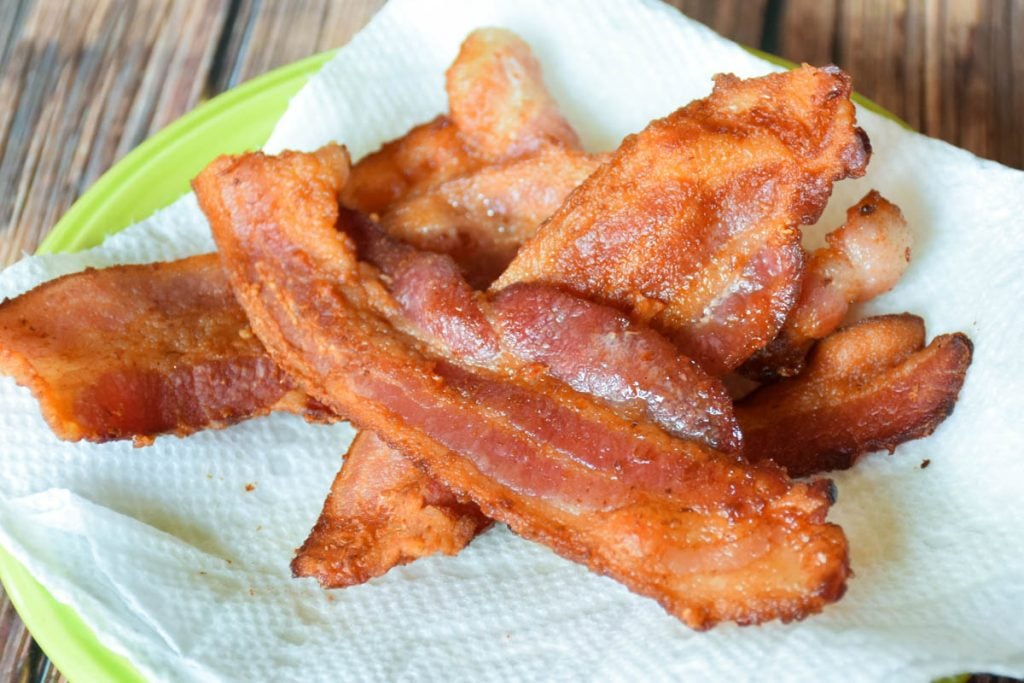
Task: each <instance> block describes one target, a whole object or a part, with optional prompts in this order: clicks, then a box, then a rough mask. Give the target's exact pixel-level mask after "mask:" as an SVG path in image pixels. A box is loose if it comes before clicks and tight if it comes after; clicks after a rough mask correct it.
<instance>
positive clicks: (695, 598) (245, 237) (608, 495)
mask: <svg viewBox="0 0 1024 683" xmlns="http://www.w3.org/2000/svg"><path fill="white" fill-rule="evenodd" d="M344 177H345V169H344V155H343V154H342V153H341V152H339V151H338V150H337V148H333V149H332V148H325V149H324V150H321V151H320V152H319V153H317V154H315V155H306V154H297V153H285V154H284V155H282V156H280V157H266V156H264V155H261V154H249V155H243V156H241V157H233V158H232V157H222V158H220V159H219V160H217V161H215V162H214V163H213V164H212V165H211V166H210V167H208V168H207V169H206V170H205V171H204V172H203V173H201V174H200V176H199V177H198V178H197V179H196V181H195V183H194V187H195V189H196V194H197V196H198V198H199V201H200V205H201V207H202V208H203V210H204V212H205V213H206V214H207V217H208V218H209V220H210V223H211V226H212V227H213V231H214V235H215V237H216V240H217V243H218V246H219V248H220V250H221V254H222V257H223V259H224V262H225V265H226V268H227V270H228V273H229V279H230V280H231V282H232V286H233V288H234V290H235V293H236V296H237V297H238V299H239V301H240V303H241V304H242V306H243V308H245V309H246V312H247V314H248V315H249V319H250V323H251V324H252V326H253V329H254V331H255V333H256V334H257V336H258V337H260V339H261V340H262V341H263V342H264V343H265V345H266V346H267V349H268V350H269V351H270V353H271V355H272V356H273V357H274V358H275V360H277V361H278V362H279V363H280V364H281V365H282V366H283V367H285V368H286V369H287V370H288V371H289V373H290V374H291V375H292V376H293V377H294V378H295V379H296V380H297V381H298V382H300V384H301V386H303V388H305V389H306V390H307V391H309V392H310V393H311V394H312V395H314V396H316V397H317V398H319V399H322V400H324V401H325V402H327V405H329V406H330V407H331V408H333V409H334V410H336V411H338V412H341V413H344V414H346V415H349V416H351V417H352V419H353V421H354V422H355V423H356V424H357V425H358V426H360V427H362V428H367V429H373V430H374V431H376V432H377V433H378V434H381V435H383V436H385V437H386V438H387V439H388V441H389V442H390V444H391V445H392V446H394V447H396V448H399V449H400V450H402V451H403V452H405V453H407V454H408V455H409V457H411V458H413V459H414V460H415V461H416V462H417V463H418V464H419V465H420V466H421V467H423V468H425V469H426V470H427V471H428V472H429V473H430V474H431V475H433V476H435V477H437V478H438V479H440V480H441V481H442V482H443V483H444V484H446V485H447V486H448V487H449V488H450V489H451V490H452V491H453V492H455V494H456V495H458V496H460V497H463V496H464V497H467V498H469V499H471V500H473V502H475V503H477V504H478V505H479V506H480V507H481V509H482V510H483V511H484V512H485V513H486V514H487V515H489V516H491V517H493V518H495V519H498V520H500V521H504V522H506V523H508V524H509V525H510V526H511V527H512V529H513V530H514V531H516V532H517V533H519V534H521V535H523V536H525V537H527V538H530V539H533V540H536V541H540V542H542V543H545V544H547V545H549V546H550V547H552V548H553V549H554V550H556V552H558V553H560V554H562V555H563V556H565V557H567V558H569V559H573V560H576V561H578V562H583V563H585V564H587V565H588V566H589V567H591V568H592V569H593V570H595V571H598V572H601V573H605V574H608V575H610V576H612V577H614V578H616V579H617V580H619V581H622V582H623V583H625V584H626V585H627V586H629V587H630V588H631V589H633V590H634V591H637V592H639V593H642V594H645V595H649V596H651V597H654V598H656V599H658V600H659V602H661V603H662V604H663V605H664V606H665V607H666V609H668V610H669V611H670V612H671V613H673V614H675V615H676V616H678V617H679V618H680V619H682V620H683V621H685V622H686V623H688V624H690V625H691V626H694V627H696V628H706V627H709V626H711V625H713V624H715V623H717V622H719V621H722V620H732V621H736V622H739V623H757V622H761V621H765V620H769V619H775V618H780V619H784V620H788V619H794V618H801V617H803V616H804V615H806V614H808V613H810V612H814V611H817V610H819V609H821V607H822V606H823V605H824V604H826V603H828V602H831V601H833V600H835V599H837V598H838V597H839V596H840V595H841V594H842V592H843V589H844V585H845V579H846V577H847V575H848V568H847V552H846V541H845V538H844V536H843V534H842V532H841V530H840V529H839V528H838V527H835V526H834V525H829V524H826V523H825V520H824V518H825V514H826V512H827V509H828V505H829V500H828V489H829V486H828V483H827V482H824V481H822V482H817V483H815V484H813V485H804V484H792V483H790V482H789V481H788V480H787V479H786V478H785V476H784V475H783V474H782V473H781V471H780V470H779V469H778V468H776V467H774V466H768V465H758V466H748V465H745V464H743V463H742V461H740V460H739V459H737V458H734V457H730V456H724V455H721V454H718V453H716V452H714V451H711V450H710V449H707V448H706V447H703V446H700V445H698V444H697V443H695V442H693V441H683V440H679V439H674V438H671V437H669V436H668V435H667V434H665V432H663V431H661V430H659V429H657V428H655V427H654V425H653V424H651V423H650V422H647V421H641V420H626V419H623V418H622V417H620V416H618V415H617V414H616V413H615V412H614V411H612V410H610V409H609V408H607V407H604V406H603V405H602V404H600V403H597V402H595V401H594V400H593V399H592V398H589V397H587V396H585V395H582V394H579V393H578V392H575V391H573V390H571V389H570V388H569V387H568V386H566V385H564V384H561V383H558V382H555V381H553V380H551V379H550V378H548V377H547V376H546V375H536V374H535V373H530V372H524V369H525V368H524V367H523V366H522V365H520V364H517V363H515V362H514V361H512V360H510V359H509V358H508V357H506V356H504V355H501V354H499V356H497V357H496V360H493V361H486V362H484V361H482V360H481V357H474V358H473V362H467V361H464V360H460V359H459V357H458V356H456V357H454V358H452V357H447V356H448V353H446V351H445V349H444V348H443V347H439V346H438V345H437V343H436V341H435V340H432V339H431V338H430V337H431V335H430V334H426V335H424V334H421V333H420V332H419V331H418V330H417V329H416V327H417V326H416V324H414V323H411V322H410V321H409V319H408V318H407V317H406V314H405V313H404V312H403V308H406V306H403V304H401V303H400V302H399V301H397V300H396V298H395V297H393V295H392V293H391V290H390V289H389V286H388V285H385V284H384V283H383V282H382V281H381V280H380V279H379V278H378V271H377V269H375V268H373V267H370V266H368V265H367V264H366V263H363V262H360V261H359V260H358V258H357V255H356V253H355V249H354V247H355V245H354V242H353V241H352V239H351V237H349V236H347V235H341V236H339V235H338V233H337V232H336V231H335V228H336V226H337V224H338V221H339V215H338V207H337V194H338V192H339V191H340V188H341V187H342V185H343V184H344ZM403 271H404V268H399V269H397V270H395V271H393V272H392V275H391V276H389V277H388V278H387V280H388V282H389V283H390V282H393V278H394V276H395V275H401V274H402V272H403ZM439 275H440V277H441V278H442V280H444V279H445V278H447V277H448V275H447V274H446V273H443V272H442V273H439ZM482 303H484V302H482ZM371 349H372V351H370V350H371ZM549 415H554V416H558V417H559V418H560V419H561V420H563V421H562V422H561V423H560V427H561V430H562V431H561V432H560V433H559V432H553V430H552V427H553V426H554V424H558V423H552V422H551V420H549V419H548V416H549ZM602 443H607V444H612V445H613V447H611V448H610V449H609V450H607V451H603V452H595V451H594V448H593V446H594V445H595V444H602ZM615 444H618V445H615Z"/></svg>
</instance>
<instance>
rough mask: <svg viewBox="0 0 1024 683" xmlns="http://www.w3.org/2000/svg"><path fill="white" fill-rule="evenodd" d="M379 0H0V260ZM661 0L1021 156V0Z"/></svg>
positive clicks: (8, 616) (5, 669)
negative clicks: (156, 147) (179, 128)
mask: <svg viewBox="0 0 1024 683" xmlns="http://www.w3.org/2000/svg"><path fill="white" fill-rule="evenodd" d="M381 4H383V3H382V2H381V1H380V0H299V1H286V0H206V1H195V0H120V1H118V0H88V1H87V0H0V103H2V104H0V267H2V266H4V265H6V264H9V263H12V262H13V261H15V260H17V259H18V258H20V256H21V255H22V254H23V253H25V252H31V251H33V250H34V249H35V248H36V246H37V245H38V244H39V242H40V241H41V239H42V238H43V237H44V236H45V235H46V233H47V232H48V231H49V230H50V227H51V226H52V225H53V224H54V223H55V222H56V221H57V219H58V218H59V217H60V216H61V214H62V213H63V212H64V211H65V210H66V209H67V208H68V207H69V206H70V205H71V203H72V202H73V201H74V200H75V199H76V198H77V197H78V196H79V195H80V194H82V192H84V191H85V190H86V189H88V187H89V186H90V185H91V184H92V183H93V182H95V181H96V179H97V178H99V177H100V175H102V174H103V172H104V171H106V170H107V169H108V168H109V167H110V166H111V165H112V164H114V163H115V162H116V161H117V160H118V159H120V158H121V157H122V156H124V155H125V154H126V153H127V152H128V151H130V150H131V149H132V148H133V147H135V146H136V145H137V144H138V143H140V142H141V141H142V140H144V139H145V138H146V137H148V136H149V135H152V134H153V133H155V132H156V131H158V130H160V129H161V128H163V127H164V126H166V125H167V124H168V123H170V122H171V121H173V120H174V119H176V118H177V117H179V116H181V115H182V114H184V113H185V112H187V111H189V110H190V109H192V108H193V107H195V106H196V104H198V103H199V102H201V101H202V100H203V99H205V98H208V97H210V96H212V95H215V94H217V93H219V92H221V91H223V90H226V89H228V88H231V87H233V86H235V85H237V84H238V83H241V82H242V81H245V80H247V79H249V78H252V77H253V76H256V75H258V74H261V73H263V72H265V71H267V70H269V69H273V68H275V67H277V66H281V65H283V64H287V63H288V62H292V61H294V60H296V59H300V58H302V57H306V56H308V55H310V54H313V53H315V52H319V51H322V50H326V49H330V48H334V47H338V46H340V45H343V44H344V43H345V42H346V41H347V40H348V39H349V38H350V37H351V36H352V35H353V34H354V33H355V32H356V31H358V30H359V29H360V28H361V27H362V26H363V25H364V24H365V23H366V22H367V21H368V20H369V19H370V17H371V16H372V15H373V13H374V12H375V11H376V10H377V9H378V8H379V7H380V5H381ZM671 4H673V5H675V6H677V7H679V8H680V9H681V10H682V11H683V12H685V13H686V14H688V15H690V16H691V17H693V18H695V19H698V20H699V21H702V22H704V23H705V24H707V25H709V26H711V27H712V28H714V29H715V30H717V31H718V32H719V33H721V34H723V35H725V36H727V37H729V38H732V39H733V40H737V41H739V42H741V43H744V44H746V45H750V46H754V47H760V48H761V49H763V50H766V51H768V52H772V53H775V54H778V55H781V56H783V57H786V58H788V59H791V60H793V61H798V62H799V61H806V62H810V63H812V64H819V65H820V64H824V63H828V62H833V63H835V64H838V65H840V66H841V67H843V68H844V69H846V70H847V71H848V72H849V73H850V74H851V75H852V76H853V82H854V86H855V87H856V89H857V90H858V91H859V92H861V93H863V94H864V95H866V96H868V97H870V98H872V99H874V100H875V101H876V102H878V103H879V104H881V105H882V106H884V107H886V108H887V109H889V110H890V111H892V112H893V113H895V114H897V115H898V116H900V117H901V118H903V119H904V120H905V121H907V122H908V123H909V124H910V125H911V126H913V127H914V128H915V129H917V130H919V131H921V132H924V133H927V134H928V135H933V136H935V137H939V138H942V139H944V140H947V141H949V142H951V143H953V144H955V145H959V146H961V147H965V148H967V149H969V150H971V151H973V152H975V153H977V154H979V155H981V156H984V157H988V158H990V159H995V160H996V161H1000V162H1002V163H1004V164H1008V165H1010V166H1014V167H1017V168H1022V167H1024V0H891V1H889V2H885V1H884V0H718V1H716V0H676V1H673V2H672V3H671ZM984 678H985V679H988V678H989V677H984ZM40 680H45V681H64V680H66V679H64V678H63V677H62V676H61V675H60V673H59V672H57V671H56V670H55V669H54V668H53V667H52V666H50V664H49V662H48V660H47V659H46V657H45V655H43V654H42V652H40V650H39V648H38V647H37V646H36V645H35V644H34V643H33V641H32V638H31V636H30V635H29V633H28V632H27V631H26V630H25V628H24V626H23V625H22V624H21V622H20V620H19V619H18V617H17V614H16V613H15V611H14V609H13V608H12V607H11V604H10V602H8V600H7V598H6V596H5V595H4V594H3V592H2V590H0V681H18V682H19V683H27V682H29V681H40ZM1006 680H1009V679H1006Z"/></svg>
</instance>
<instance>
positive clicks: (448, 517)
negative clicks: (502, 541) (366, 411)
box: [292, 431, 491, 588]
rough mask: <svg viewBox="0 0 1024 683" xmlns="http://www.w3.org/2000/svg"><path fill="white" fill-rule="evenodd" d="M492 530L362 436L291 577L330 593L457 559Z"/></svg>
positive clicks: (406, 462)
mask: <svg viewBox="0 0 1024 683" xmlns="http://www.w3.org/2000/svg"><path fill="white" fill-rule="evenodd" d="M490 525H491V520H490V519H488V518H487V517H485V516H484V514H483V513H482V512H480V508H478V507H477V506H476V505H474V504H473V503H470V502H462V501H459V499H458V498H456V497H455V495H454V494H452V493H451V491H449V490H448V489H446V488H445V487H444V486H442V485H441V484H439V483H437V482H436V481H434V480H432V479H428V478H426V477H425V476H424V475H423V472H422V471H421V470H420V469H419V468H417V467H416V465H414V464H413V462H412V461H411V460H410V459H409V458H407V457H405V456H404V455H402V454H401V453H399V452H398V451H396V450H395V449H393V448H391V447H390V446H388V445H387V444H386V443H384V442H383V441H381V440H380V439H379V438H378V437H377V436H376V435H375V434H374V433H373V432H366V431H364V432H360V433H359V434H357V435H356V438H355V440H354V441H353V442H352V445H351V446H350V447H349V452H348V454H347V455H346V456H345V463H344V465H342V468H341V471H340V472H338V476H337V477H336V478H335V480H334V483H333V484H332V485H331V492H330V494H328V496H327V501H326V502H325V503H324V510H323V514H322V515H321V516H320V519H319V520H317V523H316V526H314V527H313V531H312V532H311V533H310V535H309V538H307V539H306V542H305V543H303V545H302V547H301V548H299V550H298V552H297V554H296V556H295V559H294V560H293V561H292V572H293V573H294V574H295V576H313V577H316V579H317V580H318V581H319V582H320V584H321V585H322V586H324V587H326V588H340V587H343V586H353V585H356V584H360V583H363V582H365V581H368V580H370V579H372V578H374V577H376V576H380V575H381V574H383V573H385V572H386V571H388V570H389V569H391V568H392V567H395V566H397V565H400V564H406V563H408V562H412V561H413V560H416V559H418V558H420V557H424V556H426V555H432V554H434V553H437V552H440V553H444V554H446V555H454V554H456V553H458V552H459V551H460V550H461V549H462V548H464V547H465V546H466V544H467V543H469V542H470V541H471V540H473V538H474V537H475V536H476V535H477V534H478V533H480V532H481V531H483V530H484V529H486V528H487V527H489V526H490Z"/></svg>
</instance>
